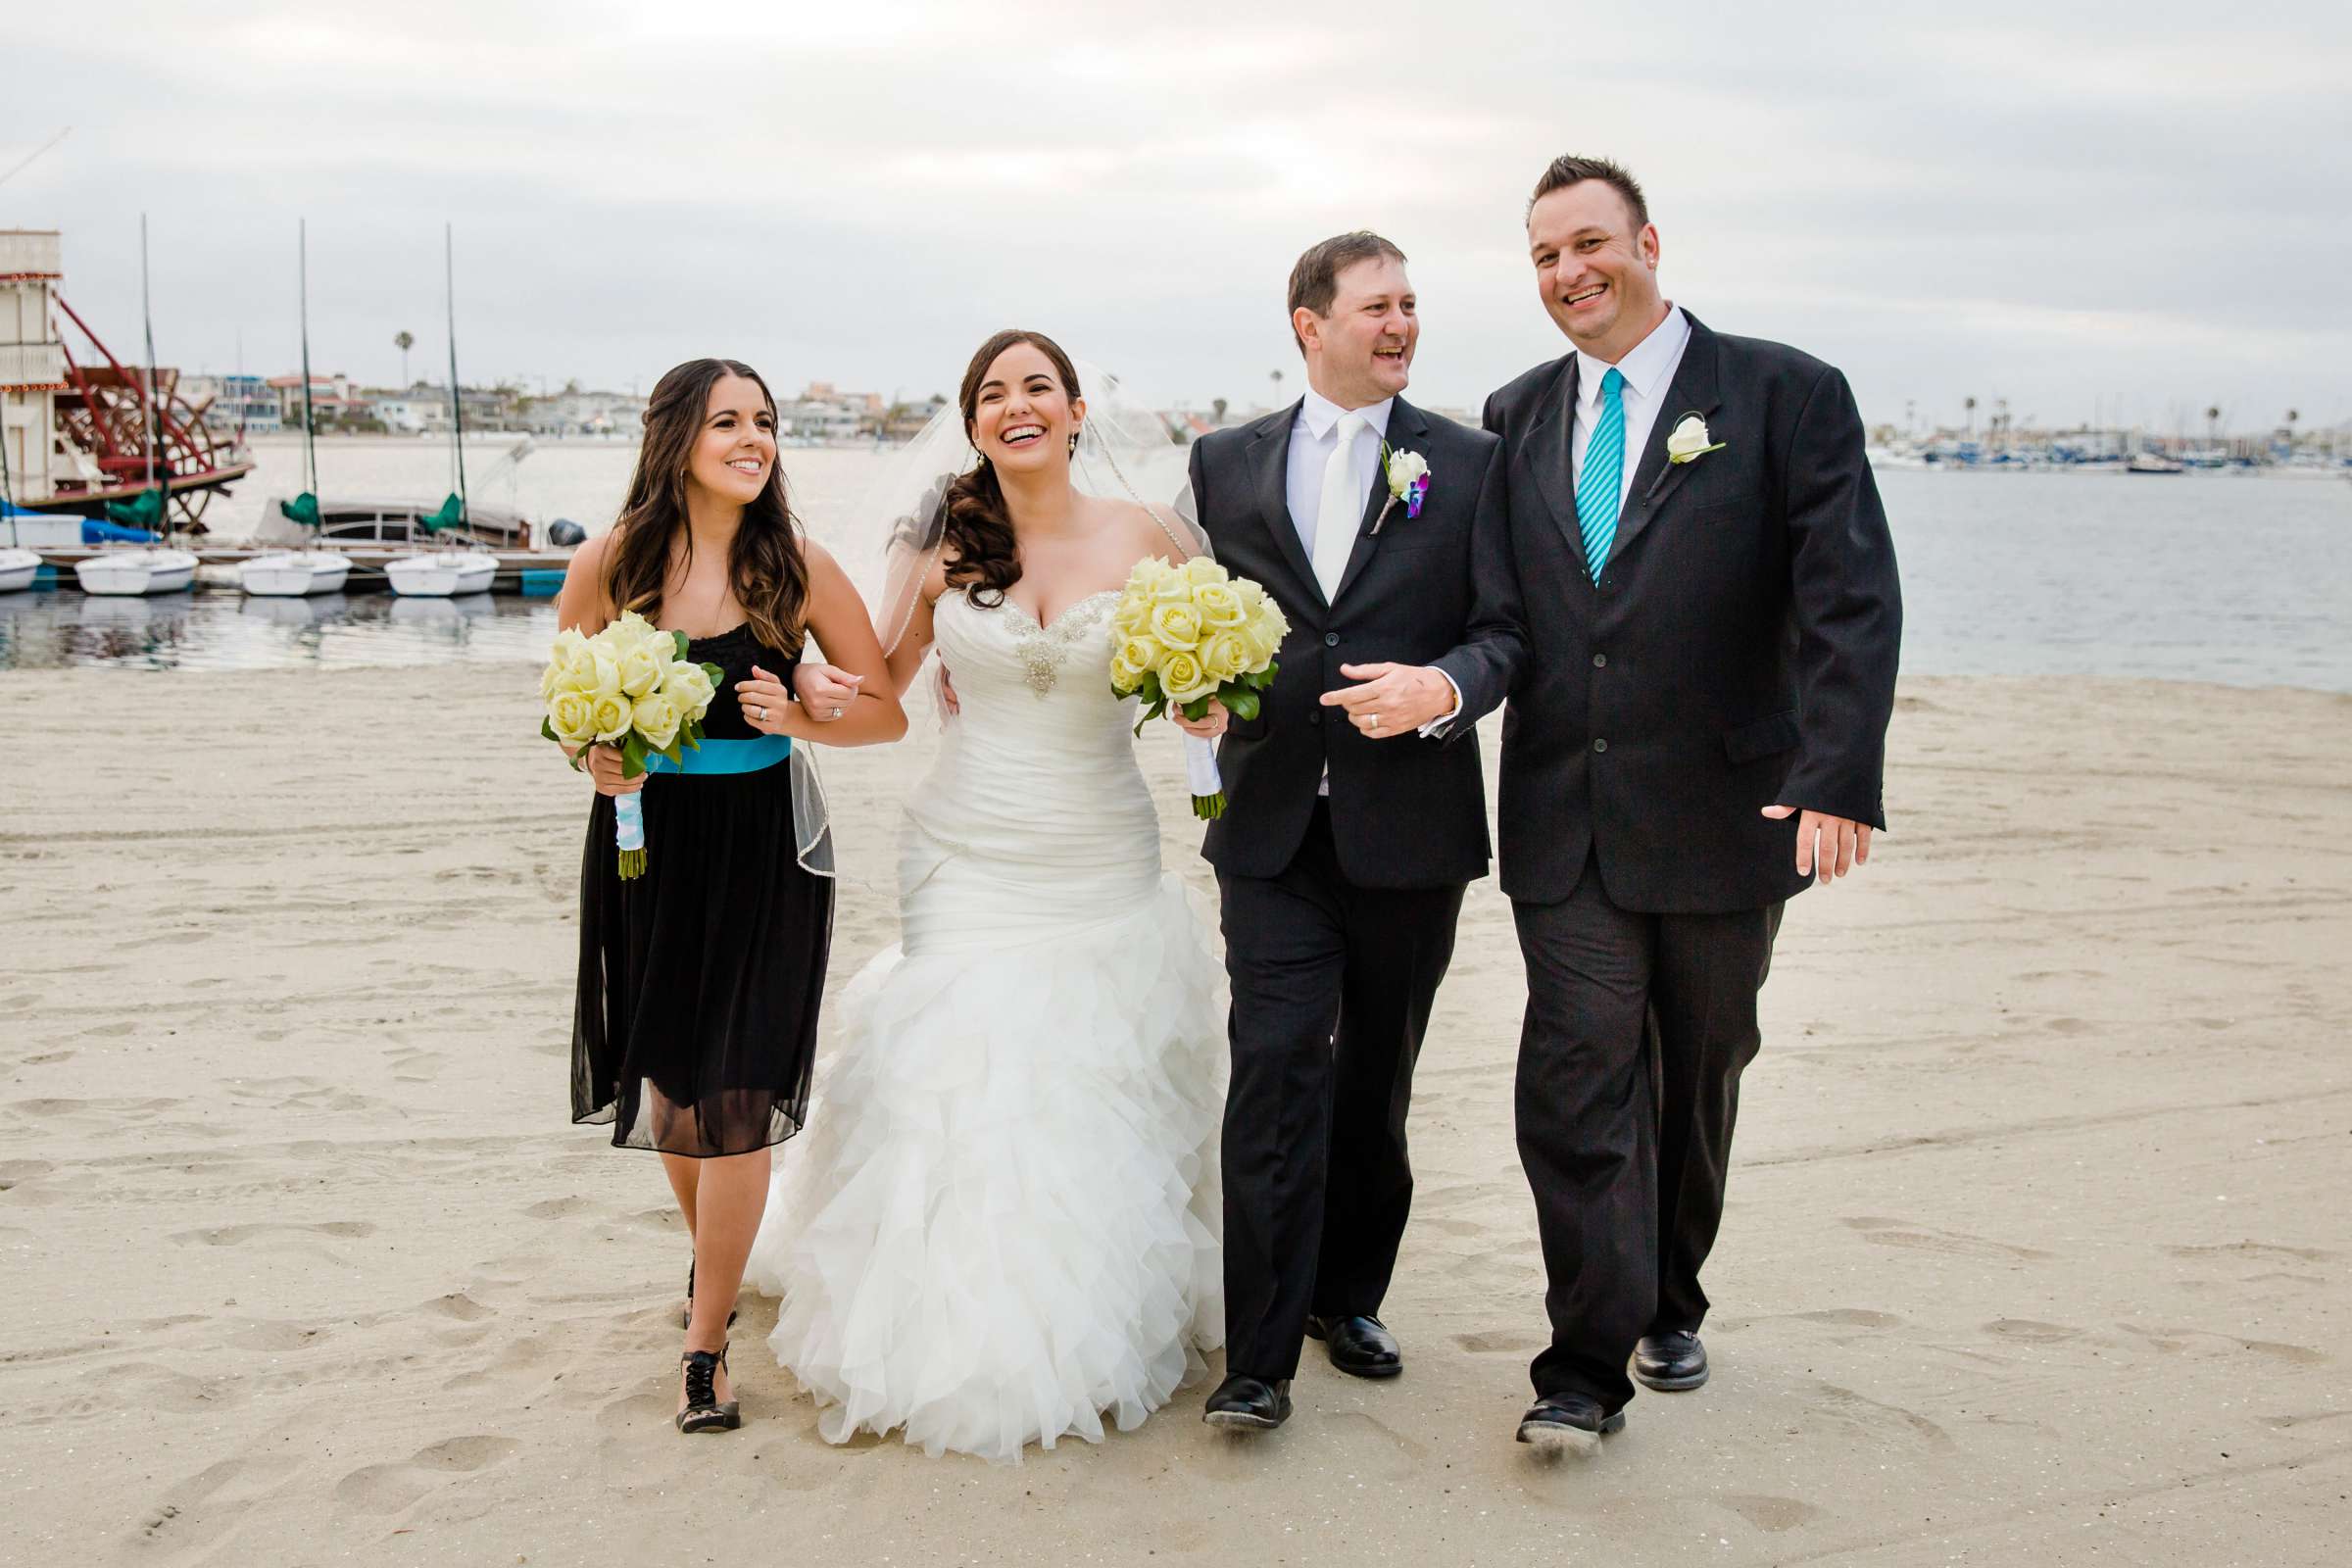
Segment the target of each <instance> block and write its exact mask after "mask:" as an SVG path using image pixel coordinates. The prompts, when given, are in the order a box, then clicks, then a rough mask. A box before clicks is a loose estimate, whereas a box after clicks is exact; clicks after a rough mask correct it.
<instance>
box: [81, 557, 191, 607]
mask: <svg viewBox="0 0 2352 1568" xmlns="http://www.w3.org/2000/svg"><path fill="white" fill-rule="evenodd" d="M73 576H74V578H75V580H76V581H78V582H79V583H80V584H81V591H82V592H83V593H85V594H90V595H93V596H95V597H99V598H116V599H119V598H122V597H123V596H124V595H126V594H175V593H178V592H179V591H180V590H181V589H183V588H187V587H190V586H191V585H193V584H194V583H195V581H196V557H195V556H194V555H193V554H192V553H190V552H188V551H185V550H175V549H173V548H172V546H170V545H136V546H132V547H130V548H127V549H123V550H107V551H102V552H100V553H99V554H97V555H95V556H85V557H83V558H82V559H81V560H79V561H76V562H75V563H73Z"/></svg>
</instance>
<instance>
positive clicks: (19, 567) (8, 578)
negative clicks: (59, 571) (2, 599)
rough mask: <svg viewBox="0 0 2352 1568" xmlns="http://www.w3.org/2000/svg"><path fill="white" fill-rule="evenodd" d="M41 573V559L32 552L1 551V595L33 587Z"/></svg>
mask: <svg viewBox="0 0 2352 1568" xmlns="http://www.w3.org/2000/svg"><path fill="white" fill-rule="evenodd" d="M40 571H41V558H40V557H38V556H36V555H34V554H33V553H32V552H31V551H29V550H0V594H13V593H16V592H18V591H19V590H21V589H25V588H29V587H31V586H32V579H33V578H35V577H37V576H39V575H40Z"/></svg>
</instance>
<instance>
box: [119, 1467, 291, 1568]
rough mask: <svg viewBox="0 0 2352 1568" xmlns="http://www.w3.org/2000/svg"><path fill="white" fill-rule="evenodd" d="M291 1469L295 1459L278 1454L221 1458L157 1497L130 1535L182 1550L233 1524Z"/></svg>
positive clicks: (197, 1544)
mask: <svg viewBox="0 0 2352 1568" xmlns="http://www.w3.org/2000/svg"><path fill="white" fill-rule="evenodd" d="M296 1467H297V1466H296V1461H294V1460H292V1459H283V1458H266V1459H265V1458H236V1459H223V1460H221V1462H220V1463H219V1464H216V1465H212V1466H210V1467H208V1468H206V1469H203V1470H199V1471H198V1472H197V1473H196V1474H194V1475H192V1476H190V1477H189V1478H188V1479H187V1480H185V1481H182V1482H181V1483H179V1485H177V1486H175V1487H173V1488H172V1490H171V1491H169V1492H167V1493H165V1494H164V1495H163V1496H161V1497H159V1498H158V1499H156V1502H155V1505H154V1506H153V1507H151V1508H150V1509H148V1511H147V1512H146V1514H145V1515H144V1516H143V1517H141V1519H140V1520H139V1522H138V1525H137V1526H136V1527H135V1528H134V1529H133V1531H132V1537H133V1539H134V1540H135V1541H139V1542H144V1543H156V1542H164V1543H168V1544H172V1545H173V1546H177V1547H181V1548H188V1547H195V1546H200V1545H202V1544H204V1543H205V1542H207V1541H209V1540H211V1539H212V1538H213V1537H214V1536H217V1535H220V1534H221V1533H222V1532H223V1531H226V1530H229V1529H231V1528H233V1527H234V1526H235V1525H236V1524H237V1523H238V1522H239V1521H240V1520H242V1519H243V1518H244V1516H245V1515H246V1514H247V1513H248V1512H250V1511H251V1510H252V1508H253V1506H254V1504H256V1503H258V1502H260V1501H262V1500H263V1499H264V1498H266V1497H268V1496H269V1495H270V1494H271V1493H272V1492H274V1491H275V1490H276V1489H277V1484H278V1483H279V1482H281V1481H283V1480H285V1479H286V1477H287V1476H289V1475H290V1474H292V1473H293V1471H294V1470H295V1469H296Z"/></svg>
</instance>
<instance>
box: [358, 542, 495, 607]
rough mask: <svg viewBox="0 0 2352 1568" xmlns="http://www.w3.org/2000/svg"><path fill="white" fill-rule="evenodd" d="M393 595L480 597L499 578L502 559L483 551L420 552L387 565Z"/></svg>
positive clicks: (397, 557)
mask: <svg viewBox="0 0 2352 1568" xmlns="http://www.w3.org/2000/svg"><path fill="white" fill-rule="evenodd" d="M384 575H385V577H387V578H388V579H390V581H391V583H392V591H393V592H394V593H396V594H400V595H402V596H404V597H408V598H415V599H453V598H456V597H457V596H458V595H460V594H478V593H481V592H483V591H485V590H486V589H488V588H489V586H490V579H491V578H493V577H495V576H497V575H498V558H497V557H496V556H493V555H491V554H489V553H488V552H486V551H481V550H420V551H418V552H417V554H415V555H413V556H394V557H393V558H392V559H391V560H389V561H387V562H385V563H384Z"/></svg>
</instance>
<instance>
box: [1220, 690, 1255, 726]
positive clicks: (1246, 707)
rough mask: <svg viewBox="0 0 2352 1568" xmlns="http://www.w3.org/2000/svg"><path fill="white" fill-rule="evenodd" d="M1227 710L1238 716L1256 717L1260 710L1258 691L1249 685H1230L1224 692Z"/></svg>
mask: <svg viewBox="0 0 2352 1568" xmlns="http://www.w3.org/2000/svg"><path fill="white" fill-rule="evenodd" d="M1224 700H1225V711H1227V712H1229V713H1231V714H1232V715H1233V716H1234V717H1236V718H1255V717H1256V716H1257V715H1258V713H1259V711H1260V705H1259V703H1258V697H1257V693H1255V692H1253V691H1251V690H1250V688H1249V687H1247V686H1228V687H1226V688H1225V692H1224Z"/></svg>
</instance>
